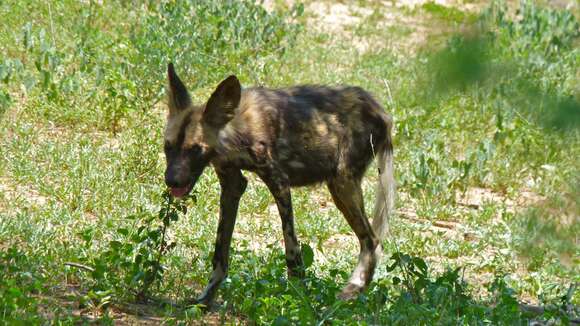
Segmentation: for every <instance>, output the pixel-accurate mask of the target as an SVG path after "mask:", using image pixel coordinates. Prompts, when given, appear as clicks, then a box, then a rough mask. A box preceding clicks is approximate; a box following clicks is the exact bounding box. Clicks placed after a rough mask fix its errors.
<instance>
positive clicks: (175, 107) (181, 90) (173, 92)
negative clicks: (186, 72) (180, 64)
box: [167, 63, 191, 111]
mask: <svg viewBox="0 0 580 326" xmlns="http://www.w3.org/2000/svg"><path fill="white" fill-rule="evenodd" d="M167 80H168V87H167V96H168V104H169V110H170V111H181V110H184V109H187V108H188V107H189V106H191V97H190V96H189V92H188V91H187V88H186V87H185V85H184V84H183V82H182V81H181V79H179V76H177V73H176V72H175V68H174V67H173V63H169V64H168V65H167Z"/></svg>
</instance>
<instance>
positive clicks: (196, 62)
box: [0, 0, 580, 325]
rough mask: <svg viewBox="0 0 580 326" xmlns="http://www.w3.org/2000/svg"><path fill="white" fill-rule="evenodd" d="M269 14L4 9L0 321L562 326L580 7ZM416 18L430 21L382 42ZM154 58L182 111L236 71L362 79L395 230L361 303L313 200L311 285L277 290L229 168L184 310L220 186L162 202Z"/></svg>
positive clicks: (567, 317)
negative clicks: (392, 152) (219, 237)
mask: <svg viewBox="0 0 580 326" xmlns="http://www.w3.org/2000/svg"><path fill="white" fill-rule="evenodd" d="M275 3H276V4H275V5H273V8H271V9H269V10H266V9H264V7H263V6H262V5H261V4H260V3H254V2H251V1H225V2H223V3H222V2H220V3H219V4H218V2H214V1H210V0H202V1H178V2H174V1H165V0H164V1H158V2H156V1H134V2H123V1H106V2H101V1H60V2H52V1H48V2H42V1H35V0H26V1H12V0H5V1H0V16H1V17H2V20H0V51H1V52H0V53H2V55H1V56H0V323H1V324H13V323H23V324H28V323H33V324H41V323H47V322H49V323H54V324H76V323H83V322H90V321H98V322H99V323H104V324H107V323H110V324H115V323H129V324H131V323H135V324H137V323H139V324H140V323H167V324H180V323H204V322H205V323H235V324H238V323H244V324H245V323H248V324H276V325H286V324H304V325H310V324H317V325H322V324H337V325H338V324H345V323H346V324H373V325H376V324H397V325H415V324H423V325H432V324H470V325H471V324H474V325H479V324H494V325H495V324H509V325H511V324H525V323H527V322H528V321H530V320H538V321H543V322H551V323H555V324H564V325H565V324H568V323H569V322H571V321H573V320H578V318H579V316H578V314H579V309H578V305H579V304H580V294H579V292H578V291H576V286H577V285H578V284H579V282H580V277H579V275H580V270H579V268H578V266H580V261H579V260H578V257H580V246H579V245H580V244H579V242H578V234H580V223H579V222H580V221H579V216H580V214H579V213H580V210H579V202H578V199H579V198H580V188H579V184H580V179H579V168H580V166H579V164H578V157H580V134H579V131H580V129H579V128H578V126H579V123H580V104H579V101H580V97H579V96H580V95H579V93H578V91H579V84H578V79H579V76H580V73H579V71H578V67H580V50H579V46H578V45H579V36H580V32H579V23H578V19H577V18H576V17H578V16H577V15H578V12H574V11H572V10H564V9H555V8H550V7H547V6H542V5H539V4H534V3H533V2H531V1H523V2H521V4H519V5H518V6H514V5H512V4H511V3H510V5H509V6H508V5H506V4H504V3H502V2H494V3H493V4H491V5H490V6H489V7H482V8H483V9H481V10H478V11H476V12H475V11H473V10H472V11H467V10H463V9H462V8H460V7H447V6H442V5H439V4H436V3H433V2H427V3H426V4H424V5H422V6H417V7H415V8H414V9H412V10H411V9H408V8H406V7H398V6H387V5H386V4H382V3H381V4H379V3H376V2H371V1H368V2H367V1H358V2H356V3H357V4H356V6H357V8H359V9H361V10H359V11H357V12H359V14H358V15H359V16H360V17H358V19H357V20H353V25H348V26H343V28H342V29H339V30H337V29H336V28H334V29H328V30H325V29H324V27H320V26H318V27H316V28H315V26H314V25H316V24H317V23H316V22H317V15H316V14H314V13H313V12H312V11H309V8H310V6H311V4H312V2H311V1H310V2H306V3H305V4H298V5H294V6H289V5H287V4H286V3H285V2H281V1H279V2H275ZM323 3H324V2H323ZM325 5H327V6H332V5H333V4H332V3H325ZM352 6H354V4H353V5H352ZM362 9H364V10H362ZM360 12H362V14H361V13H360ZM393 12H394V13H396V14H397V15H400V17H399V19H398V20H396V21H395V23H389V19H390V18H389V17H391V16H390V15H391V14H392V13H393ZM365 13H368V14H365ZM575 15H576V16H575ZM403 21H406V22H407V23H406V24H405V23H402V22H403ZM409 22H415V24H413V23H409ZM421 22H423V24H426V25H429V24H431V25H433V26H435V25H436V26H439V27H440V28H439V29H438V30H433V31H432V32H430V33H427V34H426V35H423V36H424V38H425V42H420V43H421V44H419V46H417V47H414V48H413V49H412V51H411V50H409V48H407V47H404V46H398V44H405V43H413V42H414V41H413V40H412V37H413V35H415V33H416V31H417V30H422V29H421V28H420V27H421V25H420V24H421ZM341 26H342V25H341ZM413 44H414V43H413ZM169 61H172V62H174V63H175V65H176V67H178V69H179V70H180V75H181V76H182V77H184V79H185V81H186V83H187V84H188V86H189V88H190V89H192V90H193V94H192V95H193V97H194V100H196V101H197V102H201V101H204V100H205V99H206V98H207V96H208V95H209V92H210V91H211V90H212V89H213V87H215V85H216V84H217V82H219V81H220V80H221V79H223V77H224V76H226V75H228V74H232V73H233V74H236V75H237V76H238V77H239V78H240V80H241V81H242V84H243V85H266V86H270V87H278V86H280V87H281V86H286V85H291V84H299V83H319V84H332V85H336V84H353V85H359V86H362V87H364V88H366V89H368V90H369V91H371V92H372V93H374V94H375V95H376V97H377V98H378V99H379V100H380V102H381V103H382V104H383V105H384V106H385V107H386V108H387V109H388V110H389V111H390V112H392V113H393V115H394V117H395V121H396V131H395V148H396V171H397V172H396V174H397V182H398V192H399V196H398V203H397V205H398V209H397V211H398V213H397V216H396V217H395V218H393V220H392V224H391V228H390V235H389V237H388V238H389V239H388V241H387V242H386V243H385V244H384V246H385V256H384V258H383V262H382V263H381V265H380V266H379V268H378V271H377V275H375V282H374V283H373V284H372V286H371V287H370V289H369V290H368V291H367V292H365V293H364V294H362V295H360V296H359V297H358V298H357V299H356V300H353V301H350V302H343V301H339V300H337V299H336V294H337V293H338V291H339V290H340V287H341V285H343V284H344V283H345V282H346V279H347V277H348V273H349V272H350V271H351V270H352V266H353V265H354V263H355V260H356V253H357V250H358V249H357V243H356V240H355V238H354V236H353V235H352V234H351V233H352V232H351V230H350V228H349V227H348V225H347V224H346V221H345V220H344V219H343V218H342V216H341V214H340V213H339V212H338V210H337V209H336V208H335V207H334V206H333V204H332V201H331V199H330V195H329V194H328V192H327V190H326V189H325V188H324V187H322V186H321V187H314V188H308V189H297V190H295V191H294V192H293V201H294V206H295V213H296V216H297V218H296V220H297V221H296V223H297V229H298V236H299V238H300V240H301V241H302V243H303V249H302V250H303V256H304V261H305V264H306V266H307V278H306V279H305V280H304V281H299V280H294V279H288V278H287V277H286V270H285V261H284V254H283V250H282V244H281V239H282V234H281V228H280V222H279V221H278V216H277V212H276V210H275V208H274V207H275V206H273V200H272V198H271V197H270V195H269V193H268V190H267V189H266V187H265V186H264V185H263V184H261V183H260V182H259V181H258V180H257V178H256V177H254V176H252V175H251V174H247V176H248V177H249V178H250V180H251V182H250V185H249V187H248V190H247V192H246V194H245V195H244V198H243V199H242V202H241V206H240V217H239V219H238V224H237V226H236V232H235V234H234V241H233V247H232V262H231V270H230V274H229V277H228V278H227V280H226V281H225V282H224V284H223V286H222V290H221V291H220V295H221V299H220V300H218V301H219V302H218V303H219V304H218V305H217V306H215V307H210V308H211V309H210V311H209V312H205V311H204V310H203V309H202V308H204V307H200V306H197V305H194V304H191V299H193V298H195V297H196V295H197V294H198V293H199V291H200V290H201V288H202V286H203V285H204V284H205V282H206V280H207V278H208V277H209V272H210V264H211V258H210V257H211V255H212V251H213V243H214V236H215V229H216V227H217V224H216V223H217V211H218V207H219V203H218V200H219V184H218V182H217V177H216V176H215V174H214V173H213V172H211V171H206V173H205V175H204V176H203V177H202V178H201V180H200V181H199V182H198V184H197V186H196V189H195V191H194V192H193V193H192V195H191V196H190V197H189V198H187V199H186V200H185V201H178V202H176V201H174V200H172V199H171V198H170V197H169V196H168V195H167V194H166V189H165V186H164V183H163V178H162V176H163V169H164V161H163V157H162V156H161V155H162V130H163V124H164V116H165V107H164V103H163V101H164V91H165V90H164V85H165V67H166V64H167V63H168V62H169ZM370 170H371V172H370V173H369V176H368V179H369V180H370V181H369V182H368V183H365V197H366V202H367V203H368V205H372V200H371V199H372V198H373V189H372V187H371V185H372V184H374V182H372V180H373V179H374V178H375V177H376V172H374V171H373V170H374V169H370ZM367 211H370V206H369V207H368V210H367ZM532 308H533V309H532Z"/></svg>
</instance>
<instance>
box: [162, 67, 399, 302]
mask: <svg viewBox="0 0 580 326" xmlns="http://www.w3.org/2000/svg"><path fill="white" fill-rule="evenodd" d="M168 78H169V87H168V97H169V98H168V106H169V115H168V118H167V126H166V130H165V148H164V150H165V155H166V160H167V170H166V172H165V183H166V184H167V186H168V187H169V188H170V192H171V194H172V195H173V196H174V197H182V196H185V195H186V194H188V193H189V192H190V191H191V189H192V188H193V186H194V184H195V183H196V181H197V179H198V178H199V176H200V175H201V174H202V172H203V170H204V168H205V167H206V166H208V165H209V164H211V165H212V166H213V167H214V169H215V171H216V173H217V176H218V178H219V181H220V186H221V189H222V191H221V197H220V216H219V225H218V230H217V239H216V244H215V252H214V256H213V260H212V263H213V273H212V275H211V278H210V281H209V284H208V285H207V287H206V288H205V290H204V292H203V293H202V294H201V296H200V297H199V298H198V302H200V303H203V304H206V305H208V304H209V303H211V301H212V300H213V298H214V296H215V294H216V291H217V289H218V287H219V285H220V283H221V282H222V280H223V279H224V278H225V276H226V273H227V270H228V257H229V248H230V242H231V239H232V232H233V229H234V224H235V221H236V215H237V211H238V204H239V201H240V197H241V196H242V194H243V193H244V190H245V189H246V185H247V181H246V179H245V178H244V177H243V176H242V173H241V170H248V171H252V172H254V173H256V174H257V175H258V176H259V177H260V178H261V179H262V180H263V181H264V183H265V184H266V186H267V187H268V189H269V190H270V192H271V193H272V195H273V197H274V199H275V201H276V205H277V207H278V211H279V213H280V216H281V218H282V228H283V234H284V244H285V247H286V263H287V266H288V274H289V275H291V276H298V277H301V276H303V268H302V258H301V252H300V246H299V244H298V240H297V239H296V234H295V232H294V214H293V213H292V202H291V196H290V187H295V186H306V185H311V184H315V183H322V182H325V183H326V184H327V186H328V189H329V190H330V193H331V195H332V198H333V200H334V202H335V204H336V206H337V207H338V209H339V210H340V211H341V212H342V214H343V215H344V217H345V218H346V220H347V221H348V223H349V225H350V226H351V227H352V229H353V230H354V232H355V233H356V235H357V237H358V239H359V241H360V246H361V250H360V254H359V258H358V265H357V266H356V268H355V270H354V272H353V274H352V276H351V277H350V280H349V282H348V284H347V285H346V287H344V289H343V290H342V292H341V294H340V295H339V297H340V298H343V299H348V298H351V297H353V296H355V295H356V294H358V293H359V292H360V291H362V290H363V289H364V288H365V287H366V286H367V285H368V284H369V283H370V281H371V280H372V277H373V273H374V269H375V265H376V264H377V260H378V258H379V255H380V253H381V240H382V239H383V237H384V235H385V230H386V228H387V220H388V216H389V214H390V211H391V209H392V207H393V197H394V180H393V145H392V140H391V129H392V126H393V122H392V118H391V116H390V115H389V114H387V113H386V112H385V111H384V110H383V108H382V107H381V106H380V105H379V104H378V103H377V102H376V101H375V100H374V99H373V98H372V97H371V95H370V94H369V93H367V92H366V91H364V90H363V89H361V88H358V87H338V88H330V87H323V86H298V87H291V88H284V89H267V88H261V87H257V88H246V89H242V88H241V85H240V82H239V81H238V79H237V78H236V77H235V76H230V77H228V78H226V79H225V80H224V81H222V82H221V83H220V84H219V85H218V86H217V89H216V90H215V91H214V92H213V94H212V95H211V96H210V98H209V100H208V101H207V103H205V104H203V105H200V106H196V105H193V104H192V102H191V98H190V96H189V93H188V91H187V89H186V87H185V86H184V84H183V83H182V81H181V80H180V79H179V77H178V76H177V74H176V73H175V70H174V67H173V65H172V64H169V66H168ZM375 154H376V156H377V157H378V166H379V182H378V183H377V194H376V202H375V209H374V214H373V222H372V226H371V224H370V223H369V221H368V220H367V217H366V214H365V211H364V202H363V194H362V190H361V180H362V177H363V175H364V173H365V171H366V169H367V167H368V165H369V164H370V163H371V161H372V159H373V156H374V155H375Z"/></svg>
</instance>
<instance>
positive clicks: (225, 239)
mask: <svg viewBox="0 0 580 326" xmlns="http://www.w3.org/2000/svg"><path fill="white" fill-rule="evenodd" d="M216 172H217V175H218V178H219V180H220V186H221V195H220V217H219V225H218V230H217V236H216V243H215V251H214V255H213V259H212V264H213V272H212V274H211V278H210V279H209V284H208V285H207V286H206V288H205V290H204V291H203V293H202V294H201V295H200V296H199V297H198V299H197V302H198V303H201V304H203V305H205V306H206V307H209V305H210V304H211V303H212V301H213V299H214V298H215V295H216V293H217V290H218V288H219V286H220V284H221V282H222V281H223V280H224V278H225V277H226V275H227V273H228V263H229V253H230V243H231V240H232V233H233V232H234V225H235V223H236V216H237V213H238V205H239V202H240V198H241V197H242V194H243V193H244V191H245V190H246V185H247V184H248V182H247V180H246V178H244V176H243V175H242V173H241V171H240V170H237V169H218V168H216Z"/></svg>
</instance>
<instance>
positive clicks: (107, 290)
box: [83, 193, 186, 306]
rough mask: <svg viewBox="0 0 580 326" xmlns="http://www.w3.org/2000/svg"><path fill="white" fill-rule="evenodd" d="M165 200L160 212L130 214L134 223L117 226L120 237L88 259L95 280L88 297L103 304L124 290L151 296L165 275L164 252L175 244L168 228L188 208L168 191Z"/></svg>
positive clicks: (143, 297) (87, 235)
mask: <svg viewBox="0 0 580 326" xmlns="http://www.w3.org/2000/svg"><path fill="white" fill-rule="evenodd" d="M163 200H164V203H163V206H162V207H161V209H160V210H159V213H158V214H157V215H152V214H149V213H145V212H144V213H142V214H138V215H133V216H129V219H130V220H133V221H134V225H133V227H132V228H126V227H121V228H118V229H117V239H116V240H112V241H109V243H108V245H107V248H106V249H105V251H103V252H102V253H101V254H100V255H99V256H97V257H96V258H93V259H89V264H87V265H88V266H91V267H90V270H89V271H90V273H91V277H92V280H93V282H94V285H93V286H92V290H91V291H90V292H89V295H88V296H89V299H97V301H98V302H99V305H101V306H106V304H108V303H110V302H111V300H113V299H114V298H116V297H122V296H124V295H125V294H131V295H133V296H134V297H135V299H136V300H137V301H139V302H145V301H147V300H148V298H149V297H150V294H151V293H150V291H151V289H152V288H153V287H154V286H156V285H159V282H160V281H161V279H162V276H163V272H164V267H163V260H164V258H165V256H166V255H167V253H168V252H169V251H170V250H171V249H172V248H173V247H175V242H171V241H170V240H169V239H168V238H167V231H168V228H169V226H170V224H171V222H174V221H177V219H178V218H179V216H180V214H183V213H185V210H186V208H185V206H184V204H183V203H182V202H178V201H175V200H174V199H173V197H172V196H170V195H169V194H168V193H164V194H163ZM83 237H84V239H85V241H86V243H87V244H89V243H90V241H92V235H91V234H90V232H87V233H84V234H83Z"/></svg>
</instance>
